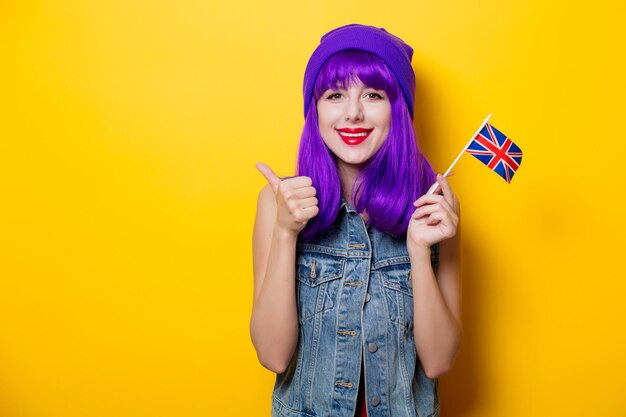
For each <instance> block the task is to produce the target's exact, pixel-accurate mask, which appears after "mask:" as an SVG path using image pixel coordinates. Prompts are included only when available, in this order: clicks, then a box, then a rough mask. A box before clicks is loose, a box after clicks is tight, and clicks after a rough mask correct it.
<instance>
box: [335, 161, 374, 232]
mask: <svg viewBox="0 0 626 417" xmlns="http://www.w3.org/2000/svg"><path fill="white" fill-rule="evenodd" d="M362 168H363V164H361V165H350V164H346V163H344V162H341V161H339V162H338V163H337V170H338V172H339V179H340V180H341V195H343V197H344V198H345V199H346V201H347V202H348V203H349V204H350V205H351V206H353V207H354V201H352V184H354V181H355V180H356V178H357V177H358V175H359V173H360V172H361V169H362ZM357 185H358V184H357ZM359 215H360V216H361V217H362V218H363V220H364V221H365V223H367V222H368V220H369V217H368V216H367V212H366V211H364V212H363V213H359Z"/></svg>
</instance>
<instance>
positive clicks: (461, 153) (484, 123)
mask: <svg viewBox="0 0 626 417" xmlns="http://www.w3.org/2000/svg"><path fill="white" fill-rule="evenodd" d="M491 115H492V113H489V116H487V117H486V118H485V120H483V123H482V124H481V125H480V127H479V128H478V129H477V130H476V133H474V135H473V136H472V137H471V138H470V140H469V141H467V144H466V145H465V147H464V148H463V150H461V152H459V155H458V156H457V157H456V159H455V160H454V161H453V162H452V164H451V165H450V166H449V167H448V169H447V170H446V172H445V173H444V174H443V177H444V178H445V177H447V176H448V174H449V173H450V171H451V170H452V167H453V166H454V165H455V164H456V163H457V161H458V160H459V159H460V158H461V156H462V155H463V152H465V151H466V150H467V148H468V147H469V146H470V143H472V141H473V140H474V138H475V137H476V135H478V132H480V131H481V130H482V129H483V127H485V125H486V124H487V122H488V121H489V119H490V118H491ZM438 186H439V183H438V182H437V181H435V183H434V184H433V185H431V187H430V188H429V189H428V192H427V193H426V194H432V193H434V192H435V190H437V188H438Z"/></svg>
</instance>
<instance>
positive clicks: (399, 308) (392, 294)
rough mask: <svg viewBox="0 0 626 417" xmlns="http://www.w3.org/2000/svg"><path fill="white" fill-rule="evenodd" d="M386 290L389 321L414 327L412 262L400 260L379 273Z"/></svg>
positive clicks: (379, 270)
mask: <svg viewBox="0 0 626 417" xmlns="http://www.w3.org/2000/svg"><path fill="white" fill-rule="evenodd" d="M376 272H377V274H378V276H379V277H380V280H381V282H382V283H383V286H384V289H385V299H386V300H387V307H388V311H389V319H390V320H391V321H393V322H396V323H398V324H400V325H402V326H405V327H407V328H412V326H413V286H412V282H411V262H410V261H409V259H408V258H406V259H405V258H401V259H398V260H397V261H396V262H391V263H390V264H388V265H387V266H384V267H382V268H380V269H378V270H377V271H376Z"/></svg>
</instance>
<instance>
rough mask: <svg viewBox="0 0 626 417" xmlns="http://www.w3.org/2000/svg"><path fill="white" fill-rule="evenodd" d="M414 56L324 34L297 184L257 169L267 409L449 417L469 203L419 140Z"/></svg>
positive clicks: (394, 44) (258, 313)
mask: <svg viewBox="0 0 626 417" xmlns="http://www.w3.org/2000/svg"><path fill="white" fill-rule="evenodd" d="M412 55H413V50H412V48H411V47H410V46H409V45H407V44H406V43H404V42H403V41H402V40H401V39H399V38H398V37H396V36H394V35H392V34H390V33H389V32H387V31H385V30H384V29H382V28H376V27H372V26H363V25H356V24H352V25H347V26H342V27H340V28H337V29H334V30H332V31H331V32H329V33H327V34H326V35H324V36H323V37H322V39H321V42H320V45H319V46H318V47H317V48H316V50H315V51H314V52H313V54H312V56H311V58H310V60H309V63H308V65H307V68H306V72H305V76H304V115H305V123H304V129H303V131H302V137H301V139H300V147H299V153H298V160H297V166H296V173H297V175H296V176H293V177H286V178H280V177H278V176H277V175H276V174H275V173H274V172H273V171H272V170H271V168H269V167H268V166H267V165H264V164H261V163H259V164H257V168H258V169H259V171H261V173H262V174H263V175H264V176H265V178H266V179H267V181H268V184H267V185H266V186H265V187H264V188H263V189H262V190H261V192H260V194H259V198H258V207H257V215H256V220H255V226H254V235H253V258H254V259H253V261H254V305H253V311H252V317H251V322H250V332H251V337H252V342H253V344H254V347H255V349H256V351H257V355H258V358H259V361H260V362H261V364H262V365H263V366H264V367H266V368H267V369H269V370H271V371H273V372H275V373H276V374H277V375H276V383H275V386H274V391H273V396H272V415H273V416H284V417H297V416H345V417H353V416H372V417H373V416H420V417H423V416H438V415H439V395H438V384H437V378H438V377H439V376H440V375H442V374H444V373H446V372H448V371H449V370H450V368H451V367H452V363H453V360H454V357H455V355H456V352H457V350H458V349H459V344H460V339H461V332H462V330H461V317H460V285H459V261H458V257H459V255H458V237H457V233H456V230H457V226H458V222H459V204H458V201H457V198H456V197H455V195H454V194H453V192H452V190H451V189H450V186H449V185H448V183H447V182H446V180H445V178H443V177H442V176H441V175H437V176H436V175H435V174H434V172H433V169H432V167H431V165H430V163H429V162H428V161H427V159H426V158H425V157H424V155H423V154H422V153H421V151H420V150H419V147H418V146H417V141H416V137H415V132H414V130H413V123H412V122H413V102H414V94H415V75H414V73H413V69H412V67H411V58H412ZM435 181H436V182H437V183H438V187H437V189H438V190H439V193H435V194H428V193H427V191H428V189H429V188H430V186H431V185H432V184H433V183H434V182H435Z"/></svg>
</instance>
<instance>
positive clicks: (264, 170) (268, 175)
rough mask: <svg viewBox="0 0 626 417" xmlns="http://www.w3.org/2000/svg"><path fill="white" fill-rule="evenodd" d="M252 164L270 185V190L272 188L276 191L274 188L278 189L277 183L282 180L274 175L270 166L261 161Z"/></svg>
mask: <svg viewBox="0 0 626 417" xmlns="http://www.w3.org/2000/svg"><path fill="white" fill-rule="evenodd" d="M254 166H255V167H256V169H258V170H259V171H260V172H261V174H263V176H264V177H265V179H266V180H267V182H269V183H270V186H271V187H272V190H274V193H276V190H277V189H278V184H280V182H281V181H282V180H281V179H280V177H279V176H278V175H276V174H275V173H274V171H272V168H270V167H268V166H267V165H265V164H264V163H263V162H257V163H256V164H255V165H254Z"/></svg>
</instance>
